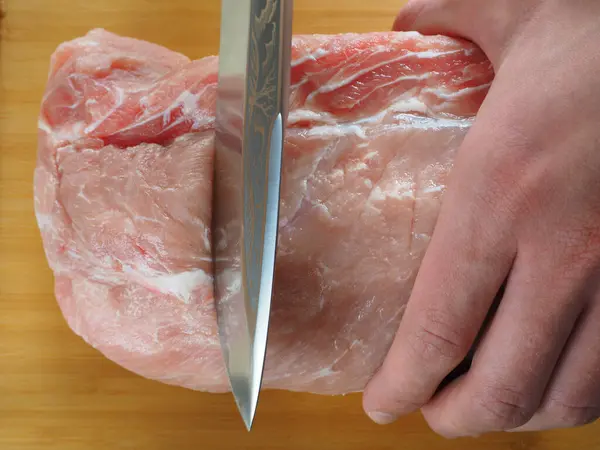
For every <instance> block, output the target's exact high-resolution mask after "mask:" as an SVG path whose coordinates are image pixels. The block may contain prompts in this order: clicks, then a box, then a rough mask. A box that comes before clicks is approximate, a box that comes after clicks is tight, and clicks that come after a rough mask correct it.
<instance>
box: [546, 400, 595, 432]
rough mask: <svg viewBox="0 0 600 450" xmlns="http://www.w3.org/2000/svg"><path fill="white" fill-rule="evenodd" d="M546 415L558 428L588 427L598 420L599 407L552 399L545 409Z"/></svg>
mask: <svg viewBox="0 0 600 450" xmlns="http://www.w3.org/2000/svg"><path fill="white" fill-rule="evenodd" d="M546 411H547V412H546V414H547V415H548V416H550V417H551V418H552V420H553V421H554V422H556V423H557V424H558V425H560V426H566V427H577V426H583V425H588V424H590V423H593V422H595V421H596V420H598V418H600V406H598V405H586V404H582V403H569V402H565V401H561V400H559V399H552V400H550V401H549V402H548V405H547V407H546Z"/></svg>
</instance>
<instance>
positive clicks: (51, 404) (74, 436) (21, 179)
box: [0, 0, 600, 450]
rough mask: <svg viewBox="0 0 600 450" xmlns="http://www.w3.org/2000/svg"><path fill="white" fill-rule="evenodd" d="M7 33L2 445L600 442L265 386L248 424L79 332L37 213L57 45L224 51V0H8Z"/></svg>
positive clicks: (2, 95)
mask: <svg viewBox="0 0 600 450" xmlns="http://www.w3.org/2000/svg"><path fill="white" fill-rule="evenodd" d="M0 3H1V0H0ZM402 3H403V1H402V0H377V1H368V2H365V1H364V0H344V1H342V0H337V1H336V0H296V5H295V27H294V28H295V30H294V31H295V32H296V33H331V32H348V31H355V32H366V31H373V30H388V29H389V28H390V26H391V24H392V21H393V18H394V15H395V14H396V12H397V11H398V10H399V8H400V7H401V5H402ZM4 12H5V17H4V19H3V21H2V25H1V37H0V73H1V80H0V85H1V89H2V90H1V91H0V158H1V169H0V170H1V175H2V176H1V181H0V190H1V197H0V213H1V218H0V227H1V228H0V231H1V235H0V449H1V450H25V449H56V450H75V449H77V450H96V449H98V450H100V449H102V450H106V449H136V450H137V449H143V450H159V449H160V450H164V449H177V450H187V449H190V450H191V449H195V450H196V449H211V450H218V449H236V450H238V449H244V448H248V449H287V450H294V449H317V448H322V449H328V450H333V449H356V450H363V449H365V450H377V449H406V450H439V449H449V450H452V449H463V448H465V447H467V448H469V449H471V450H478V449H482V450H483V449H489V450H500V449H513V450H525V449H532V450H533V449H535V450H559V449H560V450H567V449H586V450H593V449H600V426H590V427H587V428H582V429H578V430H567V431H555V432H547V433H528V434H494V435H489V436H485V437H483V438H479V439H461V440H456V441H446V440H444V439H442V438H440V437H437V436H436V435H434V434H433V433H432V432H430V431H429V429H428V427H427V425H426V423H425V422H424V421H423V420H422V418H421V416H420V415H417V414H415V415H412V416H409V417H407V418H405V419H403V420H400V421H399V422H398V423H396V424H395V425H393V426H389V427H379V426H376V425H374V424H372V423H371V422H370V421H369V420H368V419H367V418H366V417H365V416H364V414H363V412H362V409H361V397H360V395H349V396H345V397H333V398H329V397H320V396H312V395H301V394H290V393H282V392H265V393H264V395H263V396H262V401H261V404H260V407H259V411H258V416H257V419H256V422H255V428H254V429H253V431H252V433H250V434H248V433H247V432H246V431H245V429H244V427H243V425H242V422H241V420H240V418H239V417H238V415H237V412H236V410H235V408H234V404H233V400H232V397H231V396H230V395H207V394H202V393H195V392H191V391H187V390H184V389H180V388H175V387H169V386H165V385H162V384H160V383H157V382H153V381H149V380H145V379H143V378H141V377H139V376H136V375H134V374H132V373H129V372H127V371H126V370H124V369H122V368H120V367H118V366H117V365H116V364H114V363H112V362H110V361H108V360H107V359H106V358H104V357H103V356H101V355H100V354H99V353H98V352H96V351H95V350H93V349H92V348H90V347H89V346H87V345H86V344H84V343H83V342H82V340H81V339H80V338H78V337H77V336H75V335H74V334H73V333H72V332H71V331H70V330H69V329H68V328H67V325H66V323H65V321H64V320H63V318H62V316H61V314H60V312H59V309H58V307H57V305H56V302H55V300H54V297H53V284H52V283H53V279H52V274H51V272H50V271H49V269H48V266H47V264H46V260H45V256H44V252H43V249H42V245H41V242H40V237H39V233H38V230H37V226H36V223H35V219H34V215H33V209H32V207H33V201H32V173H33V168H34V163H35V155H36V123H37V113H38V107H39V103H40V99H41V96H42V92H43V90H44V83H45V80H46V74H47V69H48V61H49V57H50V54H51V53H52V52H53V50H54V49H55V48H56V46H57V45H58V44H59V43H61V42H62V41H65V40H69V39H72V38H74V37H77V36H79V35H82V34H84V33H86V32H87V31H88V30H89V29H90V28H95V27H103V28H107V29H109V30H111V31H114V32H117V33H121V34H125V35H129V36H133V37H137V38H141V39H147V40H149V41H153V42H157V43H159V44H162V45H165V46H167V47H169V48H171V49H173V50H177V51H180V52H183V53H186V54H187V55H189V56H190V57H192V58H197V57H201V56H204V55H207V54H215V53H217V50H218V31H219V1H217V0H171V1H170V2H166V1H163V2H160V1H158V0H99V1H89V0H5V4H4Z"/></svg>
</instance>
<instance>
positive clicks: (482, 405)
mask: <svg viewBox="0 0 600 450" xmlns="http://www.w3.org/2000/svg"><path fill="white" fill-rule="evenodd" d="M474 402H475V405H474V413H475V416H476V417H477V418H478V419H477V420H478V421H479V422H480V423H482V425H484V426H485V427H486V428H488V429H490V430H498V431H504V430H511V429H513V428H517V427H520V426H521V425H524V424H525V423H527V422H528V421H529V419H531V417H533V414H534V412H535V408H534V407H532V406H531V403H530V401H529V399H528V396H527V395H526V394H524V393H523V392H521V391H520V390H518V389H515V388H512V387H509V386H501V385H495V386H491V387H488V388H487V389H485V390H484V391H483V392H482V393H480V394H479V395H477V396H476V397H475V399H474Z"/></svg>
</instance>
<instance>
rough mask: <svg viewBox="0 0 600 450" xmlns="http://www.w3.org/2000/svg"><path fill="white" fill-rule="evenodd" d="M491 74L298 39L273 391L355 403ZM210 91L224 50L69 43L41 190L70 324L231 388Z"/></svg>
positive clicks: (396, 46)
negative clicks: (217, 292) (345, 396)
mask: <svg viewBox="0 0 600 450" xmlns="http://www.w3.org/2000/svg"><path fill="white" fill-rule="evenodd" d="M492 77H493V71H492V67H491V64H490V63H489V61H488V60H487V59H486V57H485V56H484V54H483V53H482V52H481V51H480V50H478V49H477V48H476V47H474V46H473V45H471V44H470V43H467V42H462V41H458V40H453V39H450V38H446V37H440V36H437V37H425V36H421V35H419V34H416V33H392V32H390V33H370V34H344V35H330V36H321V35H320V36H297V37H295V38H294V41H293V69H292V84H293V87H292V90H291V112H290V118H289V129H288V130H287V140H286V145H285V155H284V159H283V171H284V174H283V185H282V211H281V223H280V233H281V234H280V242H279V247H278V248H279V254H278V255H279V256H278V264H277V269H276V285H275V298H274V304H273V310H272V326H271V331H270V337H269V349H268V356H267V362H266V370H265V387H266V388H280V389H287V390H295V391H309V392H315V393H324V394H325V393H327V394H340V393H347V392H352V391H360V390H362V388H363V387H364V386H365V384H366V382H367V381H368V379H369V378H370V376H371V375H372V374H373V372H374V371H375V370H376V369H377V368H378V366H379V365H380V364H381V362H382V360H383V358H384V356H385V354H386V351H387V350H388V348H389V345H390V344H391V341H392V338H393V336H394V333H395V331H396V329H397V326H398V323H399V321H400V319H401V316H402V311H403V308H404V306H405V304H406V302H407V300H408V297H409V294H410V291H411V287H412V284H413V281H414V277H415V274H416V271H417V269H418V267H419V263H420V261H421V259H422V257H423V252H424V251H425V249H426V246H427V242H428V239H429V237H430V236H431V233H432V231H433V228H434V225H435V221H436V217H437V213H438V210H439V208H440V199H441V196H442V194H443V192H444V189H445V186H446V185H447V183H448V180H449V176H450V175H451V168H452V163H453V158H454V155H455V151H456V150H457V148H458V146H459V145H460V143H461V141H462V139H463V137H464V135H465V133H466V132H467V130H468V129H469V127H470V126H471V124H472V120H473V117H474V115H475V114H476V112H477V111H478V108H479V106H480V104H481V102H482V100H483V99H484V97H485V95H486V93H487V89H488V87H489V84H490V82H491V80H492ZM216 81H217V57H207V58H204V59H200V60H198V61H190V60H189V59H188V58H187V57H185V56H183V55H181V54H178V53H175V52H172V51H170V50H168V49H165V48H162V47H160V46H157V45H154V44H151V43H148V42H142V41H139V40H134V39H130V38H125V37H120V36H117V35H115V34H112V33H109V32H107V31H104V30H93V31H91V32H90V33H88V34H87V35H86V36H84V37H81V38H78V39H75V40H73V41H70V42H66V43H64V44H62V45H60V47H59V48H58V49H57V50H56V52H55V53H54V55H53V56H52V60H51V68H50V74H49V79H48V84H47V89H46V92H45V95H44V98H43V101H42V108H41V114H40V119H39V149H38V162H37V167H36V169H35V180H34V182H35V212H36V217H37V221H38V224H39V227H40V230H41V235H42V239H43V244H44V248H45V252H46V255H47V258H48V261H49V264H50V267H51V268H52V270H53V272H54V274H55V277H56V288H55V292H56V298H57V300H58V302H59V304H60V307H61V309H62V312H63V314H64V317H65V318H66V320H67V322H68V324H69V326H70V327H71V328H72V329H73V331H74V332H75V333H77V334H78V335H80V336H81V337H82V338H83V339H85V341H86V342H88V343H89V344H90V345H92V346H93V347H95V348H96V349H98V350H99V351H100V352H102V353H103V354H104V355H106V357H108V358H110V359H111V360H113V361H115V362H116V363H118V364H120V365H121V366H123V367H125V368H127V369H129V370H131V371H133V372H135V373H137V374H140V375H142V376H144V377H148V378H151V379H155V380H160V381H162V382H164V383H169V384H173V385H179V386H184V387H187V388H190V389H196V390H206V391H213V392H217V391H225V390H227V389H228V383H227V379H226V374H225V370H224V366H223V362H222V359H221V353H220V347H219V340H218V336H217V328H216V318H215V308H214V304H213V295H212V276H211V262H210V255H211V252H210V241H211V233H210V231H211V230H210V228H209V227H210V223H211V220H210V219H211V189H212V186H211V179H212V171H213V167H212V155H213V137H214V136H213V135H214V128H213V127H214V112H215V90H216ZM448 257H449V258H451V257H452V255H448ZM232 282H234V281H232Z"/></svg>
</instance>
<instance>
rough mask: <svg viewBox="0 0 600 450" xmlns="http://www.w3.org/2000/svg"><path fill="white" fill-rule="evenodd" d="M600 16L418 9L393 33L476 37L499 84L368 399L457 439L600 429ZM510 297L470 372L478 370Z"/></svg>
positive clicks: (440, 1)
mask: <svg viewBox="0 0 600 450" xmlns="http://www.w3.org/2000/svg"><path fill="white" fill-rule="evenodd" d="M599 17H600V2H597V1H595V0H581V1H577V2H574V1H570V0H546V1H544V0H501V1H496V2H485V3H484V2H482V1H481V0H416V1H413V2H411V3H410V5H408V6H407V7H406V8H405V9H403V10H402V11H401V13H400V15H399V16H398V18H397V20H396V23H395V26H394V28H395V29H396V30H403V31H406V30H417V31H420V32H422V33H423V34H438V33H439V34H446V35H451V36H457V37H464V38H467V39H469V40H472V41H474V42H475V43H476V44H478V45H479V46H480V47H481V48H482V49H483V51H484V52H486V54H487V55H488V57H489V58H490V60H491V62H492V63H493V66H494V69H495V72H496V78H495V81H494V83H493V85H492V87H491V90H490V92H489V94H488V96H487V98H486V100H485V102H484V104H483V106H482V108H481V110H480V112H479V115H478V117H477V119H476V122H475V124H474V125H473V127H472V129H471V131H470V132H469V134H468V135H467V137H466V139H465V141H464V144H463V145H462V147H461V149H460V150H459V153H458V155H457V159H456V164H455V168H454V171H453V175H452V180H451V183H450V184H449V186H448V190H447V192H446V193H445V195H444V200H443V205H442V210H441V212H440V216H439V219H438V222H437V225H436V229H435V231H434V234H433V237H432V240H431V242H430V244H429V247H428V250H427V253H426V255H425V258H424V260H423V263H422V266H421V269H420V272H419V274H418V277H417V280H416V283H415V286H414V290H413V293H412V296H411V299H410V301H409V303H408V306H407V309H406V312H405V314H404V317H403V320H402V322H401V324H400V327H399V329H398V333H397V336H396V339H395V341H394V343H393V345H392V347H391V349H390V351H389V353H388V356H387V358H386V360H385V362H384V364H383V365H382V367H381V369H380V370H379V371H378V373H377V374H376V375H375V376H374V377H373V379H372V380H371V382H370V383H369V385H368V386H367V388H366V390H365V393H364V409H365V411H366V412H367V413H370V415H371V417H372V418H373V419H374V420H375V421H376V422H380V423H388V422H391V421H393V420H395V419H396V418H397V417H399V416H400V415H403V414H407V413H410V412H413V411H415V410H418V409H421V411H422V413H423V415H424V417H425V419H426V420H427V422H428V423H429V425H430V426H431V427H432V428H433V429H434V431H436V432H437V433H439V434H441V435H443V436H446V437H458V436H465V435H478V434H481V433H486V432H490V431H500V430H517V431H518V430H542V429H550V428H559V427H571V426H578V425H582V424H586V423H589V422H592V421H594V420H596V419H597V418H598V417H599V416H600V82H599V81H598V73H600V20H599V19H598V18H599ZM505 281H506V291H505V293H504V296H503V298H502V300H501V302H500V305H499V308H498V310H497V312H496V315H495V317H494V318H493V320H492V322H491V324H490V325H489V328H488V329H487V330H486V332H485V334H484V335H483V337H482V340H481V342H480V344H479V346H478V348H477V350H476V352H475V356H474V358H473V362H472V365H471V368H470V370H469V371H468V372H467V373H466V374H464V375H463V376H461V377H459V378H458V379H456V380H454V381H453V382H451V383H450V384H449V385H448V386H447V387H445V388H443V389H441V390H440V392H438V393H436V390H437V388H438V386H439V385H440V382H442V380H443V379H444V378H445V377H446V376H447V375H448V374H449V373H450V372H451V371H452V370H453V369H454V368H455V367H456V366H457V365H458V364H459V363H460V362H461V361H462V360H463V358H464V357H465V355H466V354H467V352H468V351H469V349H470V348H471V346H472V345H473V342H474V339H475V337H476V335H477V333H478V332H479V330H480V328H481V325H482V322H483V320H484V318H485V317H486V314H487V313H488V310H489V308H490V306H491V305H492V302H493V300H494V296H495V295H496V293H497V292H498V290H499V288H500V286H501V285H502V284H503V283H504V282H505Z"/></svg>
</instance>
